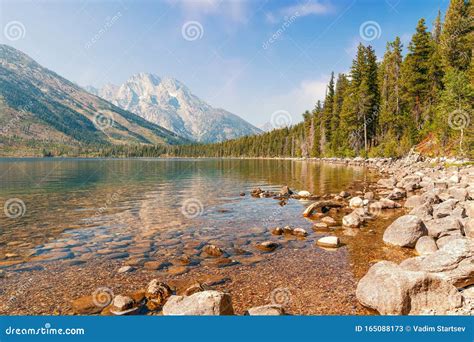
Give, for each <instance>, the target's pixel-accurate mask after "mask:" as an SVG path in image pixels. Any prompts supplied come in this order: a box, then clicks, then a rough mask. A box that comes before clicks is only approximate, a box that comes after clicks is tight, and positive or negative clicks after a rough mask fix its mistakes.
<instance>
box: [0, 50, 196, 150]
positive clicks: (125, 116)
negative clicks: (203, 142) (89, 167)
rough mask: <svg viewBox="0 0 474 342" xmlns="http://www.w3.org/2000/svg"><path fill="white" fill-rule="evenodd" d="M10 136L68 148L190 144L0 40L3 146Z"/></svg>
mask: <svg viewBox="0 0 474 342" xmlns="http://www.w3.org/2000/svg"><path fill="white" fill-rule="evenodd" d="M12 140H15V141H19V142H27V143H30V145H34V144H31V143H32V142H35V141H36V142H38V141H40V142H42V143H43V144H44V143H60V144H64V145H67V146H77V145H78V144H79V145H80V144H86V145H102V144H109V145H110V144H182V143H189V140H187V139H185V138H182V137H180V136H179V135H177V134H176V133H174V132H171V131H169V130H167V129H165V128H163V127H161V126H159V125H156V124H153V123H150V122H149V121H147V120H145V119H143V118H141V117H140V116H138V115H135V114H133V113H131V112H129V111H126V110H124V109H122V108H120V107H118V106H115V105H113V104H112V103H110V102H108V101H106V100H104V99H102V98H100V97H98V96H95V95H93V94H90V93H89V92H87V91H85V90H84V89H83V88H81V87H79V86H78V85H76V84H74V83H72V82H70V81H68V80H67V79H65V78H63V77H61V76H59V75H58V74H56V73H55V72H53V71H51V70H48V69H46V68H45V67H43V66H41V65H40V64H38V63H37V62H35V61H34V60H33V59H32V58H30V57H29V56H27V55H26V54H24V53H23V52H21V51H19V50H16V49H14V48H12V47H10V46H8V45H2V44H0V145H2V143H3V144H6V142H7V141H8V142H11V141H12Z"/></svg>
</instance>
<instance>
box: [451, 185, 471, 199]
mask: <svg viewBox="0 0 474 342" xmlns="http://www.w3.org/2000/svg"><path fill="white" fill-rule="evenodd" d="M449 194H450V195H451V196H452V197H453V198H454V199H457V200H458V201H465V200H466V199H467V198H468V192H467V190H466V189H465V188H451V189H449Z"/></svg>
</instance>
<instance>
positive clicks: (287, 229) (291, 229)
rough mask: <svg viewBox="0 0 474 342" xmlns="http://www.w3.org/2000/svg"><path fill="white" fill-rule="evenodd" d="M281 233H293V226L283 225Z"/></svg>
mask: <svg viewBox="0 0 474 342" xmlns="http://www.w3.org/2000/svg"><path fill="white" fill-rule="evenodd" d="M283 234H286V235H293V228H291V227H290V226H285V227H283Z"/></svg>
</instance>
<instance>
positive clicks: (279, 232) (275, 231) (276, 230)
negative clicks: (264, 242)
mask: <svg viewBox="0 0 474 342" xmlns="http://www.w3.org/2000/svg"><path fill="white" fill-rule="evenodd" d="M272 234H273V235H282V234H283V228H281V227H276V228H274V229H273V230H272Z"/></svg>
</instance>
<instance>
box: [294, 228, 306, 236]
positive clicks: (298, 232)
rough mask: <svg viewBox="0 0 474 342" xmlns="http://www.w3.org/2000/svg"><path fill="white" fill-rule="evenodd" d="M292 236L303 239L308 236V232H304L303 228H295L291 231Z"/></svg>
mask: <svg viewBox="0 0 474 342" xmlns="http://www.w3.org/2000/svg"><path fill="white" fill-rule="evenodd" d="M293 235H295V236H300V237H304V236H307V235H308V232H307V231H306V230H304V229H303V228H295V229H293Z"/></svg>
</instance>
